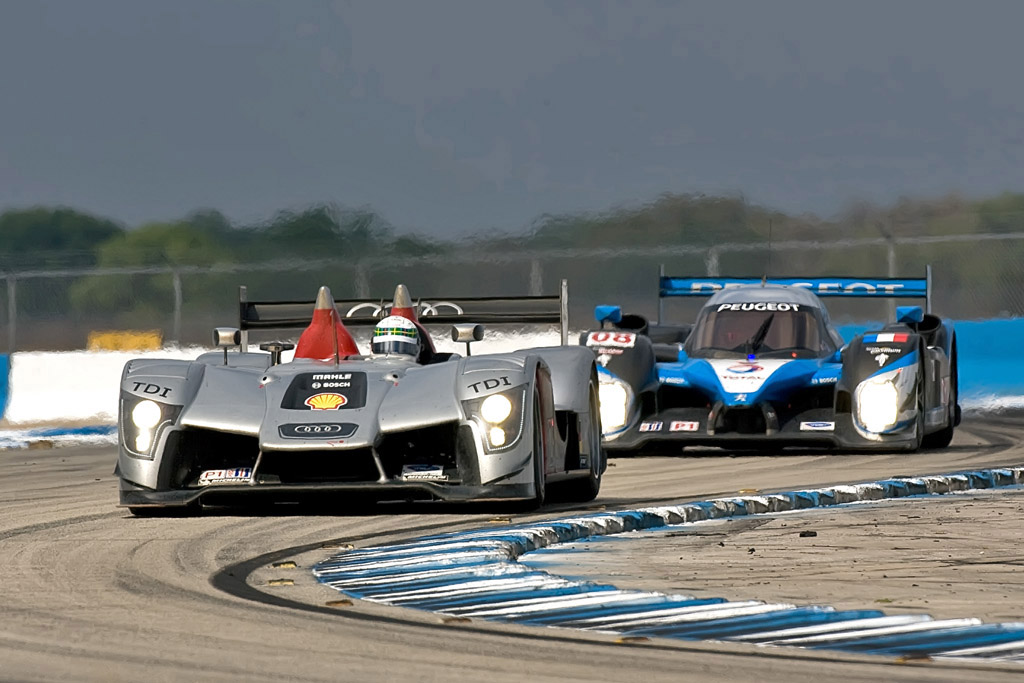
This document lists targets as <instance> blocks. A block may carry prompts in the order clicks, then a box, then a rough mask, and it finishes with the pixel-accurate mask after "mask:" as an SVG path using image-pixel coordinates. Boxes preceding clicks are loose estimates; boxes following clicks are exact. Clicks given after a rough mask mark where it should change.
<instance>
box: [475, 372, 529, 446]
mask: <svg viewBox="0 0 1024 683" xmlns="http://www.w3.org/2000/svg"><path fill="white" fill-rule="evenodd" d="M525 401H526V387H525V386H519V387H515V388H513V389H510V390H508V391H503V392H501V393H497V394H491V395H490V396H485V397H484V398H474V399H470V400H468V401H463V402H462V408H463V410H464V411H465V413H466V419H467V420H472V421H474V422H476V423H477V424H478V425H479V426H480V432H481V433H482V434H483V437H484V438H483V441H484V450H486V451H487V452H488V453H497V452H501V451H505V450H508V449H509V448H512V447H513V446H515V445H516V444H517V443H518V442H519V438H520V437H521V436H522V435H523V425H524V424H525V416H524V413H523V404H524V403H525Z"/></svg>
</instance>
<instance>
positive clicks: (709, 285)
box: [658, 266, 932, 320]
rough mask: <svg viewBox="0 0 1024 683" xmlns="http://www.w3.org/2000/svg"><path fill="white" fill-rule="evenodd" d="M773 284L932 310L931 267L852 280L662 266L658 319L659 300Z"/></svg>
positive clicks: (929, 311) (660, 304) (708, 294)
mask: <svg viewBox="0 0 1024 683" xmlns="http://www.w3.org/2000/svg"><path fill="white" fill-rule="evenodd" d="M762 282H764V283H767V284H773V285H789V286H791V287H806V288H807V289H810V290H811V291H812V292H814V293H815V294H817V295H818V296H842V297H864V298H876V299H897V298H898V299H924V300H925V312H926V313H931V310H932V267H931V266H926V267H925V275H924V277H923V278H852V277H819V278H798V277H784V278H779V277H772V278H767V279H762V278H759V277H758V278H744V277H677V276H672V275H665V266H661V268H660V271H659V277H658V319H659V320H660V319H661V318H662V317H663V315H662V301H663V299H665V298H667V297H676V296H711V295H712V294H714V293H715V292H717V291H718V290H720V289H727V288H729V287H739V286H740V285H758V284H761V283H762Z"/></svg>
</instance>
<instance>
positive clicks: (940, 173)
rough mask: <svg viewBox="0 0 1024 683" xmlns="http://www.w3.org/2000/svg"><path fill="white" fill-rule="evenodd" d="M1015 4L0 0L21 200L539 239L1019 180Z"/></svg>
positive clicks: (5, 112) (1, 143)
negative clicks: (558, 226)
mask: <svg viewBox="0 0 1024 683" xmlns="http://www.w3.org/2000/svg"><path fill="white" fill-rule="evenodd" d="M1022 26H1024V2H1020V1H1019V0H1003V1H997V0H976V1H975V2H965V1H962V0H955V1H954V0H945V1H943V0H902V1H900V0H884V1H864V0H860V1H858V2H849V1H848V0H843V1H832V0H807V1H799V2H798V1H795V0H785V1H783V0H745V1H739V0H733V1H730V0H716V1H713V2H712V1H710V0H702V1H701V2H695V1H694V2H691V1H684V0H678V1H674V2H673V1H666V2H654V1H650V2H636V1H634V2H625V1H623V2H599V1H598V0H563V1H561V2H540V1H533V0H514V1H510V0H464V1H455V0H365V1H355V2H343V1H340V0H339V1H337V2H330V1H329V0H287V1H286V0H272V1H270V0H268V1H263V0H88V1H85V0H64V1H56V0H2V2H0V210H2V209H6V208H11V207H24V206H28V205H32V204H47V205H53V204H66V205H70V206H72V207H76V208H80V209H83V210H88V211H92V212H96V213H99V214H103V215H107V216H110V217H113V218H116V219H118V220H121V221H124V222H126V223H127V224H129V225H134V224H137V223H139V222H142V221H146V220H154V219H170V218H175V217H180V216H182V215H184V214H185V213H187V212H189V211H191V210H194V209H197V208H202V207H208V208H216V209H219V210H222V211H224V212H225V213H226V214H227V215H228V216H229V217H231V218H232V219H235V220H240V221H252V220H259V219H263V218H268V217H270V216H271V215H272V214H273V213H274V212H275V211H277V210H280V209H285V208H297V207H302V206H304V205H307V204H309V203H313V202H321V201H334V202H338V203H341V204H345V205H351V206H372V207H374V208H375V209H377V210H379V211H380V212H381V213H383V215H384V216H385V217H386V218H387V219H388V220H390V221H391V222H392V223H393V224H395V225H396V226H397V227H398V228H399V229H401V230H416V231H419V232H424V233H429V234H434V235H443V236H452V235H457V234H461V233H465V232H469V231H474V230H480V229H485V228H488V227H496V228H499V229H502V230H518V229H522V228H523V227H525V226H527V225H529V223H530V222H531V221H532V220H533V219H534V218H536V217H537V216H538V215H540V214H543V213H544V212H552V213H560V212H571V211H577V210H581V209H587V210H601V209H604V208H608V207H610V206H614V205H620V204H639V203H641V202H644V201H647V200H649V199H652V198H654V197H656V196H657V195H658V194H660V193H663V192H680V193H686V192H708V193H730V194H734V193H742V194H743V195H745V196H746V197H747V198H749V199H751V200H752V201H755V202H759V203H763V204H766V205H769V206H774V207H778V208H781V209H784V210H787V211H791V212H801V211H813V212H818V213H821V214H824V215H829V214H832V213H834V212H836V211H839V210H840V209H841V208H842V207H843V206H845V205H846V204H848V203H849V202H850V201H851V200H855V199H869V200H874V201H880V202H884V201H889V200H892V199H893V198H895V197H897V196H900V195H917V196H921V195H923V196H934V195H938V194H941V193H944V192H946V191H950V190H956V191H959V192H962V193H964V194H966V195H969V196H976V195H988V194H993V193H996V192H1000V191H1003V190H1016V191H1021V190H1024V114H1022V112H1024V87H1021V68H1022V65H1024V40H1022V39H1021V37H1020V32H1021V27H1022Z"/></svg>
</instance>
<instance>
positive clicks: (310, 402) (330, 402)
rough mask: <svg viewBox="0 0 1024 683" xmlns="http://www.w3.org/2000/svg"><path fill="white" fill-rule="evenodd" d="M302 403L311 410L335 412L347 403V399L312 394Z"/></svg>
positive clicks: (340, 396)
mask: <svg viewBox="0 0 1024 683" xmlns="http://www.w3.org/2000/svg"><path fill="white" fill-rule="evenodd" d="M303 403H305V404H306V405H307V406H309V407H310V408H312V409H313V410H337V409H338V408H340V407H342V406H343V405H345V404H346V403H348V399H347V398H345V397H344V396H342V395H341V394H333V393H332V394H314V395H313V396H310V397H309V398H307V399H306V400H305V401H303Z"/></svg>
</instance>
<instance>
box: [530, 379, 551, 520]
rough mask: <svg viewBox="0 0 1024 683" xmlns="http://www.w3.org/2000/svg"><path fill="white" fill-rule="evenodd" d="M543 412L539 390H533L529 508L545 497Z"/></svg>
mask: <svg viewBox="0 0 1024 683" xmlns="http://www.w3.org/2000/svg"><path fill="white" fill-rule="evenodd" d="M544 462H545V452H544V413H543V411H542V410H541V404H540V391H539V390H536V389H535V390H534V392H533V491H534V494H533V499H532V500H531V501H530V507H531V508H534V509H536V508H539V507H540V506H542V505H543V504H544V500H545V498H546V497H547V475H546V474H545V467H544Z"/></svg>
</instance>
